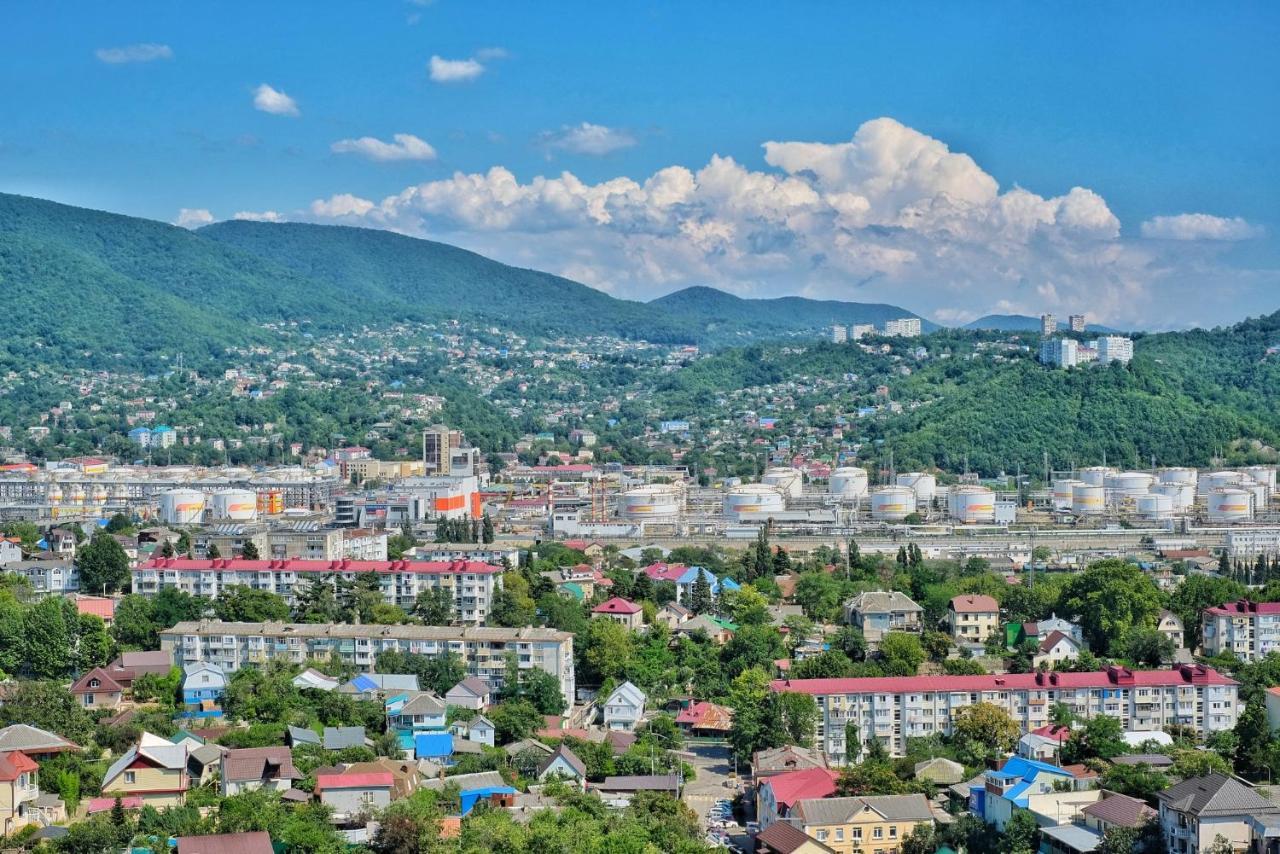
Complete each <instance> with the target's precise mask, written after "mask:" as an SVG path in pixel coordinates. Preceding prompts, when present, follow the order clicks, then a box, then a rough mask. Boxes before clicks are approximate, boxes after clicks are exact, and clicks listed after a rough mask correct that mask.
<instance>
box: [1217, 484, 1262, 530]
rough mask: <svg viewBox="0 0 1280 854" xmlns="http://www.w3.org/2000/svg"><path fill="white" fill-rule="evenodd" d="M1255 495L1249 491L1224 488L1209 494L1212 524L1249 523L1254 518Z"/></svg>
mask: <svg viewBox="0 0 1280 854" xmlns="http://www.w3.org/2000/svg"><path fill="white" fill-rule="evenodd" d="M1253 501H1254V495H1253V493H1252V492H1250V491H1249V490H1247V489H1238V488H1235V487H1223V488H1220V489H1215V490H1213V491H1212V492H1210V493H1209V500H1208V506H1207V509H1208V516H1209V521H1211V522H1248V521H1249V520H1250V519H1252V518H1253Z"/></svg>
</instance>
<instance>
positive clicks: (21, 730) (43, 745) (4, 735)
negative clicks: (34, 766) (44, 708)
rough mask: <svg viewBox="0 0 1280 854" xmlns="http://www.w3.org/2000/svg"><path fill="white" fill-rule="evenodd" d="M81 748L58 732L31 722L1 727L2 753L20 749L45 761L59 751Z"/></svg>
mask: <svg viewBox="0 0 1280 854" xmlns="http://www.w3.org/2000/svg"><path fill="white" fill-rule="evenodd" d="M79 749H80V745H78V744H75V743H74V742H71V741H67V740H66V739H65V738H63V737H62V736H60V735H58V734H57V733H52V732H49V731H48V730H43V729H40V728H38V727H33V726H31V725H30V724H10V725H9V726H7V727H5V728H4V729H0V753H9V752H12V751H15V750H20V751H22V752H23V753H25V754H26V755H27V756H29V757H31V758H32V759H34V760H36V761H37V762H43V761H44V760H45V759H51V758H52V757H54V756H57V755H58V754H59V753H66V752H67V751H69V750H79Z"/></svg>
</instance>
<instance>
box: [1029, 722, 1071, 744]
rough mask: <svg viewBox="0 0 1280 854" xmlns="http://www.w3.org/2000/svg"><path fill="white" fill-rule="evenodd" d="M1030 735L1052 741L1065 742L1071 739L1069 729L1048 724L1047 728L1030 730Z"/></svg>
mask: <svg viewBox="0 0 1280 854" xmlns="http://www.w3.org/2000/svg"><path fill="white" fill-rule="evenodd" d="M1031 734H1032V735H1038V736H1040V737H1041V738H1051V739H1053V740H1054V741H1066V740H1067V739H1068V738H1070V737H1071V728H1070V727H1065V726H1059V725H1058V724H1048V725H1047V726H1042V727H1036V728H1035V729H1033V730H1031Z"/></svg>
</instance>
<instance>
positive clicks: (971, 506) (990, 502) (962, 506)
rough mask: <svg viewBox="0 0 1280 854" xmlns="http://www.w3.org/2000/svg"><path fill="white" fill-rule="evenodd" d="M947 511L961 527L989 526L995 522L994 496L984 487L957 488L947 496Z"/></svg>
mask: <svg viewBox="0 0 1280 854" xmlns="http://www.w3.org/2000/svg"><path fill="white" fill-rule="evenodd" d="M947 509H948V510H949V511H950V514H951V518H952V519H954V520H955V521H957V522H959V523H960V524H962V525H977V524H983V523H986V524H990V523H992V522H995V520H996V494H995V493H994V492H992V491H991V490H990V489H987V488H986V487H985V486H959V487H956V488H955V489H952V490H951V493H950V494H949V495H948V497H947Z"/></svg>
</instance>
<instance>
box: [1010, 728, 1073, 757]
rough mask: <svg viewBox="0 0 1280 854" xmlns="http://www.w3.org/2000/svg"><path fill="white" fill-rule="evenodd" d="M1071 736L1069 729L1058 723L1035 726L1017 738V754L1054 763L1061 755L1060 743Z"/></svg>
mask: <svg viewBox="0 0 1280 854" xmlns="http://www.w3.org/2000/svg"><path fill="white" fill-rule="evenodd" d="M1069 738H1071V730H1070V729H1069V728H1068V727H1064V726H1059V725H1058V724H1046V725H1045V726H1042V727H1036V728H1035V729H1033V730H1031V732H1029V733H1027V734H1026V735H1024V736H1023V737H1022V738H1020V739H1018V755H1019V756H1021V757H1023V758H1024V759H1034V760H1036V761H1037V762H1048V763H1050V764H1053V763H1056V762H1057V761H1058V757H1059V756H1061V755H1062V745H1064V744H1066V743H1067V739H1069Z"/></svg>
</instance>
